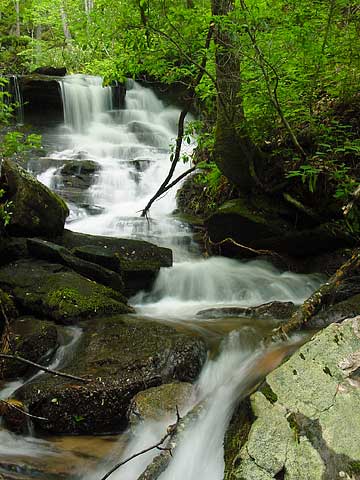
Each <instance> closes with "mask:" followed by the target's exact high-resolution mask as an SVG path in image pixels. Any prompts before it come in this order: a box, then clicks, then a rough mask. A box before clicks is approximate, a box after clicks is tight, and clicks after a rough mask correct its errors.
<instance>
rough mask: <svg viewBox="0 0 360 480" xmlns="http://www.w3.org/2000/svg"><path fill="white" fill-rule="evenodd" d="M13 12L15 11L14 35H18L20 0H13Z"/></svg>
mask: <svg viewBox="0 0 360 480" xmlns="http://www.w3.org/2000/svg"><path fill="white" fill-rule="evenodd" d="M15 12H16V25H15V35H16V36H17V37H20V34H21V32H20V0H15Z"/></svg>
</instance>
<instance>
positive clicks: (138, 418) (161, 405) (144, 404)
mask: <svg viewBox="0 0 360 480" xmlns="http://www.w3.org/2000/svg"><path fill="white" fill-rule="evenodd" d="M192 394H193V386H192V385H191V384H190V383H185V382H181V383H166V384H164V385H160V386H159V387H153V388H148V389H147V390H144V391H143V392H139V393H138V394H136V395H135V397H134V398H133V399H132V401H131V405H130V408H129V419H130V422H131V424H132V425H136V424H137V423H138V422H142V421H146V420H153V421H159V420H161V419H164V418H165V417H169V419H171V421H176V411H177V409H178V411H179V413H180V416H183V413H184V410H185V411H186V408H187V406H189V405H190V399H191V396H192Z"/></svg>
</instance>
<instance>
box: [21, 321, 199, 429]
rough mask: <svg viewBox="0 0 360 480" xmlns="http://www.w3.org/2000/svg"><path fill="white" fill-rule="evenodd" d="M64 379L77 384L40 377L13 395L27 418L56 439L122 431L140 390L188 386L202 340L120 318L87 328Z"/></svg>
mask: <svg viewBox="0 0 360 480" xmlns="http://www.w3.org/2000/svg"><path fill="white" fill-rule="evenodd" d="M84 328H85V331H84V334H83V336H82V340H81V341H80V345H79V350H78V352H77V354H76V356H75V357H74V360H73V362H72V364H71V365H69V366H68V367H66V368H65V369H63V370H65V371H66V372H68V373H72V374H75V375H78V376H81V377H86V378H91V379H92V382H91V383H86V384H81V383H76V382H74V381H69V380H66V379H60V378H54V377H49V376H47V377H40V378H39V379H38V381H35V382H32V383H31V384H29V385H25V386H24V387H23V388H22V389H20V390H19V391H18V395H17V396H18V398H19V399H20V400H22V401H24V403H25V404H26V405H27V406H28V409H29V412H30V413H32V414H35V415H40V416H44V417H46V418H49V422H46V423H44V424H43V425H41V427H42V428H43V429H45V430H46V431H49V432H57V433H86V434H87V433H105V432H114V431H118V430H120V429H122V428H124V427H125V426H126V423H127V420H126V412H127V409H128V407H129V404H130V401H131V399H132V398H133V397H134V396H135V395H136V394H137V393H138V392H139V391H141V390H144V389H147V388H149V387H154V386H158V385H161V384H162V383H169V382H172V381H174V380H178V381H193V380H194V379H195V378H196V376H197V375H198V374H199V372H200V369H201V367H202V365H203V363H204V361H205V358H206V348H205V345H204V343H203V341H202V340H200V339H198V338H195V337H187V336H185V335H183V334H179V333H177V332H176V330H174V329H173V328H170V327H168V326H165V325H162V324H160V323H156V322H151V321H147V320H137V319H134V318H128V317H126V316H118V317H111V318H101V319H98V320H94V321H93V322H87V323H86V325H85V326H84Z"/></svg>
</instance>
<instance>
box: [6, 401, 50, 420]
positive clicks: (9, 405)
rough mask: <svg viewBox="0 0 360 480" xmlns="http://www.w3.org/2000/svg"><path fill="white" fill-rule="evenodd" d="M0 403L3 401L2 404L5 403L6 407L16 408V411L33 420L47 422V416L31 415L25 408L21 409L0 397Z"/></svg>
mask: <svg viewBox="0 0 360 480" xmlns="http://www.w3.org/2000/svg"><path fill="white" fill-rule="evenodd" d="M0 403H3V404H4V405H6V406H7V407H9V408H12V409H14V410H16V411H17V412H20V413H22V414H23V415H25V416H26V417H30V418H33V419H34V420H42V421H45V422H48V421H49V419H48V418H45V417H38V416H36V415H31V413H28V412H26V411H25V410H23V409H22V408H20V407H17V406H16V405H14V404H12V403H11V402H8V401H6V400H2V399H1V398H0Z"/></svg>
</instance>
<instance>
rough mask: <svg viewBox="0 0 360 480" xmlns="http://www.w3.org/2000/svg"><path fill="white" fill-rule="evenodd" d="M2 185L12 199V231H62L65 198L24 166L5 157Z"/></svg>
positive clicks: (37, 233)
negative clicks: (37, 178)
mask: <svg viewBox="0 0 360 480" xmlns="http://www.w3.org/2000/svg"><path fill="white" fill-rule="evenodd" d="M0 186H1V188H4V190H5V191H6V196H7V199H8V200H9V201H11V202H12V210H11V211H12V215H11V221H10V224H9V225H8V227H7V229H8V231H9V233H11V234H14V235H16V236H26V235H28V236H43V237H45V238H51V237H54V236H56V235H59V234H60V233H61V232H62V231H63V229H64V223H65V219H66V217H67V216H68V214H69V210H68V208H67V206H66V204H65V202H64V201H63V200H62V199H61V198H60V197H59V196H58V195H56V194H55V193H53V192H51V190H50V189H48V188H47V187H46V186H45V185H43V184H42V183H40V182H38V181H37V180H36V179H35V178H34V177H33V176H32V175H31V174H30V173H28V172H27V171H26V170H24V169H23V168H22V167H20V166H18V165H16V164H15V163H14V162H12V161H11V160H4V161H3V162H2V165H1V176H0Z"/></svg>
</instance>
